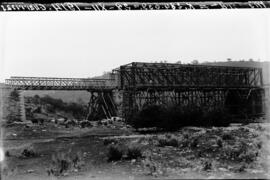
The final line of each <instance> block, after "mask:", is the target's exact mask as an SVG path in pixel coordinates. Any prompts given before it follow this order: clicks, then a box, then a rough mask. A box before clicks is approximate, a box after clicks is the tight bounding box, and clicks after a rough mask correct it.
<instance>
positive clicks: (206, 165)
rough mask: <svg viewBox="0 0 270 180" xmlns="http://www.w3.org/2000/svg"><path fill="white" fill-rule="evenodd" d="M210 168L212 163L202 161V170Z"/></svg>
mask: <svg viewBox="0 0 270 180" xmlns="http://www.w3.org/2000/svg"><path fill="white" fill-rule="evenodd" d="M211 169H212V163H211V161H204V162H203V170H204V171H209V170H211Z"/></svg>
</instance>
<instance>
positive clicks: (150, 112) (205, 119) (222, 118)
mask: <svg viewBox="0 0 270 180" xmlns="http://www.w3.org/2000/svg"><path fill="white" fill-rule="evenodd" d="M230 121H231V116H230V115H229V114H228V113H227V111H226V110H225V109H221V108H217V109H205V108H203V107H200V106H179V105H174V106H168V107H165V106H158V105H151V106H147V107H144V108H143V109H142V110H141V111H139V112H137V113H135V114H134V116H133V117H132V118H131V119H130V120H128V122H129V123H131V125H132V126H133V127H135V128H149V127H156V128H161V129H163V130H166V131H175V130H178V129H179V128H180V127H184V126H194V125H195V126H227V125H229V123H230Z"/></svg>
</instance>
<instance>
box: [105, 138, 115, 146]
mask: <svg viewBox="0 0 270 180" xmlns="http://www.w3.org/2000/svg"><path fill="white" fill-rule="evenodd" d="M117 143H118V140H116V139H104V140H103V144H104V145H105V146H107V145H109V144H117Z"/></svg>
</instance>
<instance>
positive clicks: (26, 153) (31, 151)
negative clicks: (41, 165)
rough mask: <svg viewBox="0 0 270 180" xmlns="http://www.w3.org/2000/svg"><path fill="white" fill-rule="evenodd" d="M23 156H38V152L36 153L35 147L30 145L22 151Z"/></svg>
mask: <svg viewBox="0 0 270 180" xmlns="http://www.w3.org/2000/svg"><path fill="white" fill-rule="evenodd" d="M21 156H22V157H25V158H31V157H37V156H38V153H36V152H35V151H34V149H33V148H32V147H30V148H27V149H24V150H23V151H22V153H21Z"/></svg>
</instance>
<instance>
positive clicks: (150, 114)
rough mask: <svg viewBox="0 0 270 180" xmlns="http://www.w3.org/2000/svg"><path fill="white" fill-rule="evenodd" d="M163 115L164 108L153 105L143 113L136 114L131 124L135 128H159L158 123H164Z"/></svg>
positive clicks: (142, 111)
mask: <svg viewBox="0 0 270 180" xmlns="http://www.w3.org/2000/svg"><path fill="white" fill-rule="evenodd" d="M163 115H164V108H163V107H161V106H157V105H152V106H148V107H145V108H143V109H142V110H141V111H139V112H137V113H135V115H134V116H133V118H132V119H131V122H130V123H131V125H133V126H134V127H135V128H150V127H157V125H158V123H160V122H161V121H162V118H163V117H162V116H163Z"/></svg>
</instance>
